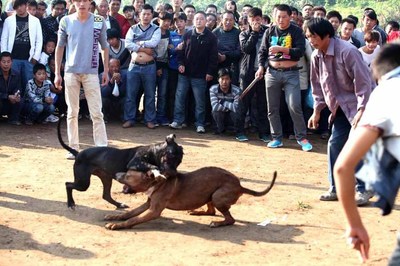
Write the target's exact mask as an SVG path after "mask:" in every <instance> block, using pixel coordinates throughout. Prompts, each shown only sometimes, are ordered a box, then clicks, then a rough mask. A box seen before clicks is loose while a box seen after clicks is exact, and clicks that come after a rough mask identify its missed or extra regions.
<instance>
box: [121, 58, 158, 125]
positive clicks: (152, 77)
mask: <svg viewBox="0 0 400 266" xmlns="http://www.w3.org/2000/svg"><path fill="white" fill-rule="evenodd" d="M131 67H132V66H130V68H131ZM126 82H127V83H126V97H125V106H124V120H125V121H130V122H131V123H134V122H135V117H136V110H137V101H136V100H137V97H138V94H139V89H140V86H141V85H143V88H144V101H145V102H144V111H145V112H144V120H145V122H146V123H149V122H152V123H155V121H156V106H155V100H156V64H151V65H145V66H139V65H135V64H133V67H132V69H130V70H128V73H127V76H126Z"/></svg>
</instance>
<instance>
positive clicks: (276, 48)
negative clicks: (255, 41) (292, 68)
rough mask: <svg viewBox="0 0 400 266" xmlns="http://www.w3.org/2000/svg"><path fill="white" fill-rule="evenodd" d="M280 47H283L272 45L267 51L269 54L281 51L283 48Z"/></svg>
mask: <svg viewBox="0 0 400 266" xmlns="http://www.w3.org/2000/svg"><path fill="white" fill-rule="evenodd" d="M282 48H284V47H282V46H278V45H274V46H271V47H269V49H268V52H269V53H270V54H277V53H283V49H282Z"/></svg>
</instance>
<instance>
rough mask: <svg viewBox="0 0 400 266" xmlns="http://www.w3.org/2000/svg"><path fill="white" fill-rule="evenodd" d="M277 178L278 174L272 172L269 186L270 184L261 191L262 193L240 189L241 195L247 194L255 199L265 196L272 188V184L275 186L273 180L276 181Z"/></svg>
mask: <svg viewBox="0 0 400 266" xmlns="http://www.w3.org/2000/svg"><path fill="white" fill-rule="evenodd" d="M277 176H278V173H277V172H276V171H275V172H274V176H273V177H272V181H271V184H270V185H269V186H268V187H267V188H266V189H265V190H263V191H260V192H258V191H254V190H251V189H248V188H244V187H242V193H244V194H249V195H252V196H256V197H261V196H264V195H265V194H267V193H268V192H269V191H270V190H271V188H272V187H273V186H274V184H275V179H276V177H277Z"/></svg>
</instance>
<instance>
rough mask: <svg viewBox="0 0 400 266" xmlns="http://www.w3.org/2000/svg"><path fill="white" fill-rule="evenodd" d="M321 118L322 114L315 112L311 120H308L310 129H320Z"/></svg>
mask: <svg viewBox="0 0 400 266" xmlns="http://www.w3.org/2000/svg"><path fill="white" fill-rule="evenodd" d="M320 117H321V114H320V112H317V111H315V110H314V112H313V114H312V115H311V117H310V119H309V120H308V128H310V129H318V127H319V119H320Z"/></svg>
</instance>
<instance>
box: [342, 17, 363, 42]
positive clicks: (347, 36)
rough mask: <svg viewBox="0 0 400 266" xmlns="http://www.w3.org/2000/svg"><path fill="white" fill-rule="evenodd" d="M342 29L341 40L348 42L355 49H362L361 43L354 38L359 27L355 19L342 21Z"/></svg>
mask: <svg viewBox="0 0 400 266" xmlns="http://www.w3.org/2000/svg"><path fill="white" fill-rule="evenodd" d="M340 27H341V28H340V39H342V40H344V41H348V42H349V43H351V44H352V45H354V46H355V47H357V48H360V46H361V43H360V41H359V40H357V39H356V38H354V37H353V36H352V34H353V31H354V29H355V28H356V27H357V23H356V22H355V21H354V20H353V19H351V18H348V17H347V18H344V19H343V20H342V25H341V26H340Z"/></svg>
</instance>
